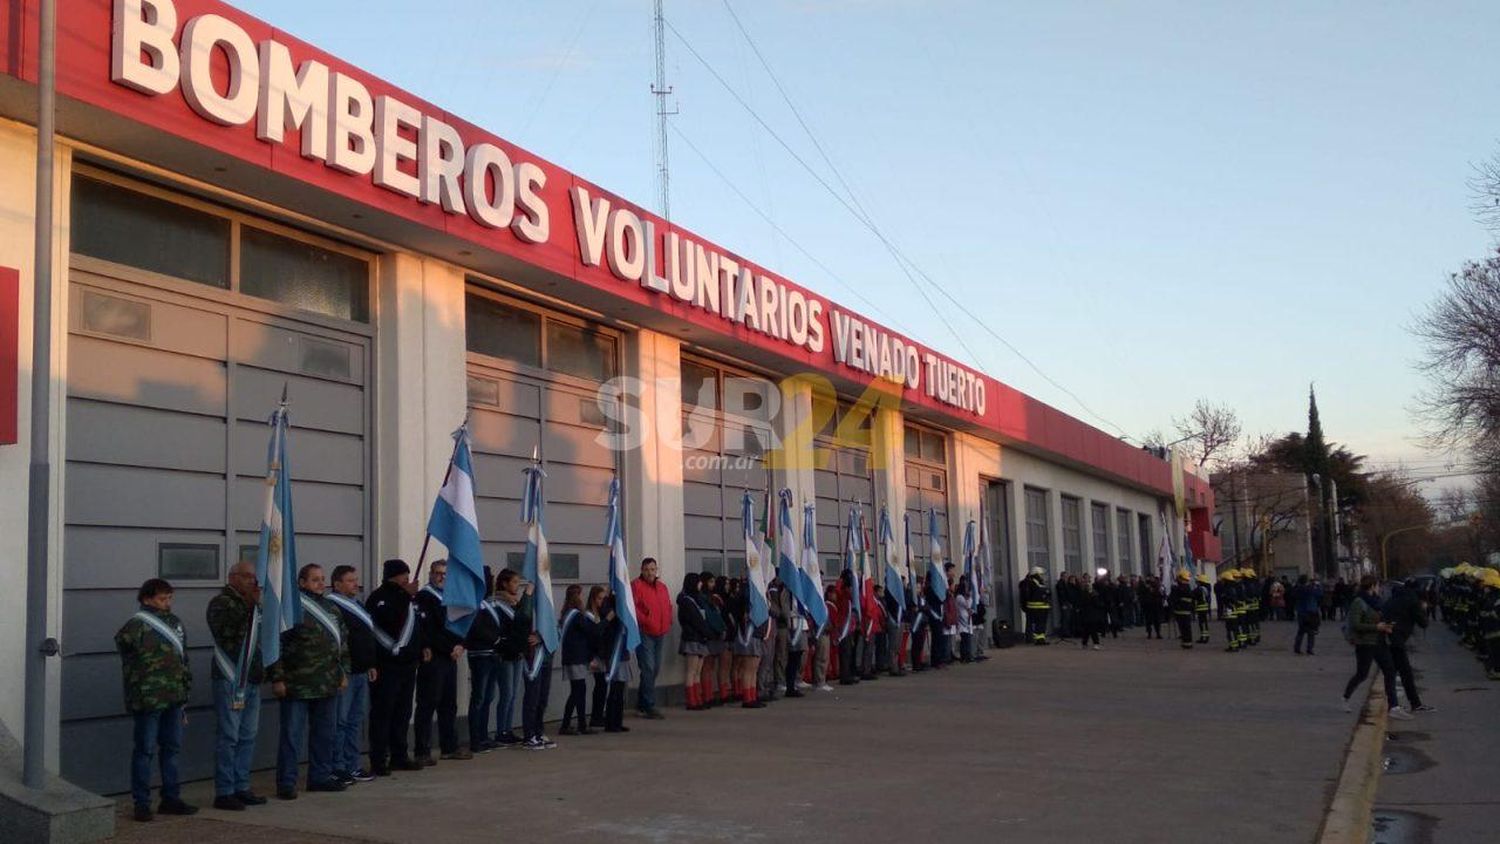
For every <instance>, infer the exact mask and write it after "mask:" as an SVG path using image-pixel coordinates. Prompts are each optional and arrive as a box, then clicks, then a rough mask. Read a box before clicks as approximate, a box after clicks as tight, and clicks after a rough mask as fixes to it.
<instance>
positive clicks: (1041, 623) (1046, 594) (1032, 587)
mask: <svg viewBox="0 0 1500 844" xmlns="http://www.w3.org/2000/svg"><path fill="white" fill-rule="evenodd" d="M1045 577H1046V575H1044V574H1043V573H1042V567H1041V566H1033V567H1032V569H1031V573H1030V574H1028V575H1027V576H1026V579H1025V580H1022V581H1021V607H1022V608H1023V609H1024V610H1025V611H1026V635H1027V636H1029V637H1030V638H1031V643H1032V644H1033V645H1045V644H1047V618H1048V616H1050V615H1051V614H1052V590H1051V589H1050V588H1049V587H1048V586H1047V581H1046V580H1045Z"/></svg>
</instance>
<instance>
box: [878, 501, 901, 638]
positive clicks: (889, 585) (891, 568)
mask: <svg viewBox="0 0 1500 844" xmlns="http://www.w3.org/2000/svg"><path fill="white" fill-rule="evenodd" d="M895 544H896V535H895V532H894V531H892V530H891V511H890V509H889V508H887V507H886V506H885V505H884V504H882V505H880V546H881V548H883V549H885V553H884V554H883V555H882V557H884V559H885V591H886V594H888V595H890V596H891V597H892V598H894V599H895V601H896V623H897V624H898V625H899V624H900V623H901V619H902V617H903V616H904V615H905V614H906V587H905V585H904V584H902V582H901V569H900V566H899V565H898V564H897V562H896V549H895V548H894V547H893V546H894V545H895Z"/></svg>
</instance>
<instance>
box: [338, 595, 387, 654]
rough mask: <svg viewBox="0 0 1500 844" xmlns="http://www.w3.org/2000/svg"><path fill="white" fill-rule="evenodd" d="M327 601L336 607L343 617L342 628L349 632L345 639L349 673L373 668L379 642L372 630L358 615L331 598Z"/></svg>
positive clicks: (354, 600) (352, 599)
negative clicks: (347, 645) (347, 644)
mask: <svg viewBox="0 0 1500 844" xmlns="http://www.w3.org/2000/svg"><path fill="white" fill-rule="evenodd" d="M329 594H332V593H329ZM339 597H341V598H343V599H344V600H347V601H353V602H355V603H358V600H357V599H355V598H348V597H345V596H342V595H341V596H339ZM328 603H329V604H331V605H333V606H334V607H336V608H338V611H339V615H341V616H343V617H344V629H345V630H346V631H348V633H349V636H348V638H347V639H345V641H346V642H348V643H349V671H350V673H352V674H363V673H365V672H367V671H369V670H370V669H371V668H374V667H375V662H376V660H378V659H379V658H380V643H379V642H377V641H375V633H374V631H372V630H371V629H370V628H369V626H368V625H366V624H365V623H364V621H363V620H361V619H360V617H359V616H357V615H355V614H354V613H352V612H350V611H349V610H346V609H344V607H343V605H342V604H340V603H338V602H337V601H334V600H333V599H331V598H330V599H329V600H328ZM367 614H368V613H367Z"/></svg>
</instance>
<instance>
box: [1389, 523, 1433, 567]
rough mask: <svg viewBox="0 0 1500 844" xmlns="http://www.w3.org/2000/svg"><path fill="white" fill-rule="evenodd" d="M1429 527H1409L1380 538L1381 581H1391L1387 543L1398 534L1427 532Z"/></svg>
mask: <svg viewBox="0 0 1500 844" xmlns="http://www.w3.org/2000/svg"><path fill="white" fill-rule="evenodd" d="M1427 527H1428V526H1427V525H1407V526H1406V527H1404V528H1396V529H1395V530H1393V531H1388V532H1386V533H1385V534H1384V535H1383V536H1381V537H1380V579H1381V580H1390V579H1391V576H1390V571H1389V569H1388V568H1387V566H1386V559H1385V545H1386V543H1387V542H1389V541H1390V539H1391V537H1393V536H1395V535H1396V534H1398V533H1406V532H1407V531H1413V530H1425V529H1426V528H1427Z"/></svg>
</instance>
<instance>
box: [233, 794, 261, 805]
mask: <svg viewBox="0 0 1500 844" xmlns="http://www.w3.org/2000/svg"><path fill="white" fill-rule="evenodd" d="M234 796H235V797H238V798H239V800H240V802H241V803H244V804H245V805H246V806H264V805H266V798H264V797H261V796H260V795H259V794H256V793H255V792H253V791H236V792H235V793H234Z"/></svg>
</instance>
